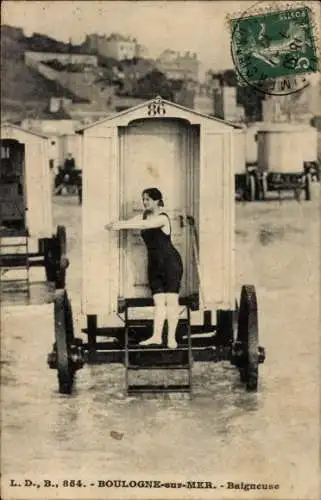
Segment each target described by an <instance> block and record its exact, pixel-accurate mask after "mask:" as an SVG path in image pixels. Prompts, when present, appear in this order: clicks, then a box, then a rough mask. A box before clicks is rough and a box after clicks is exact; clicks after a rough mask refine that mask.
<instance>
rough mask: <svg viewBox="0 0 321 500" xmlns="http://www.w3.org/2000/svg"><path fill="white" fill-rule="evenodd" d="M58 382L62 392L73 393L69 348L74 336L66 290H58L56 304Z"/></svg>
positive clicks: (72, 371)
mask: <svg viewBox="0 0 321 500" xmlns="http://www.w3.org/2000/svg"><path fill="white" fill-rule="evenodd" d="M54 315H55V339H56V351H57V368H58V384H59V392H60V394H71V392H72V386H73V382H74V368H73V366H72V363H71V360H70V356H69V349H70V344H71V341H72V338H73V330H71V329H70V328H71V325H70V320H71V321H72V318H71V307H70V302H69V300H68V297H67V293H66V291H65V290H57V291H56V296H55V304H54Z"/></svg>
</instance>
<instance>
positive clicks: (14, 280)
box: [1, 278, 29, 284]
mask: <svg viewBox="0 0 321 500" xmlns="http://www.w3.org/2000/svg"><path fill="white" fill-rule="evenodd" d="M28 282H29V280H27V279H22V278H20V279H18V278H17V279H13V280H10V279H5V280H1V283H2V284H3V283H28Z"/></svg>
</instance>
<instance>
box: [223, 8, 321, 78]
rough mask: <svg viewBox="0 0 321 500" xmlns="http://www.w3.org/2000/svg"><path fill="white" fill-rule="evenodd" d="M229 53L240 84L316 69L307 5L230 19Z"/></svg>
mask: <svg viewBox="0 0 321 500" xmlns="http://www.w3.org/2000/svg"><path fill="white" fill-rule="evenodd" d="M230 28H231V30H232V56H233V59H234V64H235V67H236V70H237V72H238V73H239V77H240V79H241V80H243V83H244V82H245V83H248V84H252V83H264V81H265V80H267V79H271V78H273V79H275V78H279V77H284V76H290V75H300V74H304V73H314V72H317V71H318V59H317V49H316V40H315V39H314V32H313V22H312V15H311V11H310V9H309V8H308V7H305V6H303V7H299V8H291V9H287V10H278V11H274V12H266V13H262V14H259V15H249V14H248V13H247V14H246V15H244V17H243V16H242V17H239V18H236V19H231V20H230Z"/></svg>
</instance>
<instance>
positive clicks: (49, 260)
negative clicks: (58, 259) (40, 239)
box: [44, 238, 56, 281]
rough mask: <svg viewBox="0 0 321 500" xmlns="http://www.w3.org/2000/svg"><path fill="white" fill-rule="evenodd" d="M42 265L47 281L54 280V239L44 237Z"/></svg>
mask: <svg viewBox="0 0 321 500" xmlns="http://www.w3.org/2000/svg"><path fill="white" fill-rule="evenodd" d="M44 265H45V273H46V280H47V281H55V280H56V264H55V255H54V240H53V238H46V239H45V241H44Z"/></svg>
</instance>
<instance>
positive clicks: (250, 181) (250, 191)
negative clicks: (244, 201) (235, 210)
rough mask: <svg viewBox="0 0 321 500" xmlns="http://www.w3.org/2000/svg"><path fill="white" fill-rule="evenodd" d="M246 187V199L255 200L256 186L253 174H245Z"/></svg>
mask: <svg viewBox="0 0 321 500" xmlns="http://www.w3.org/2000/svg"><path fill="white" fill-rule="evenodd" d="M246 187H247V198H248V200H249V201H255V200H256V199H257V186H256V178H255V176H254V175H253V174H248V175H247V176H246Z"/></svg>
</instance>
